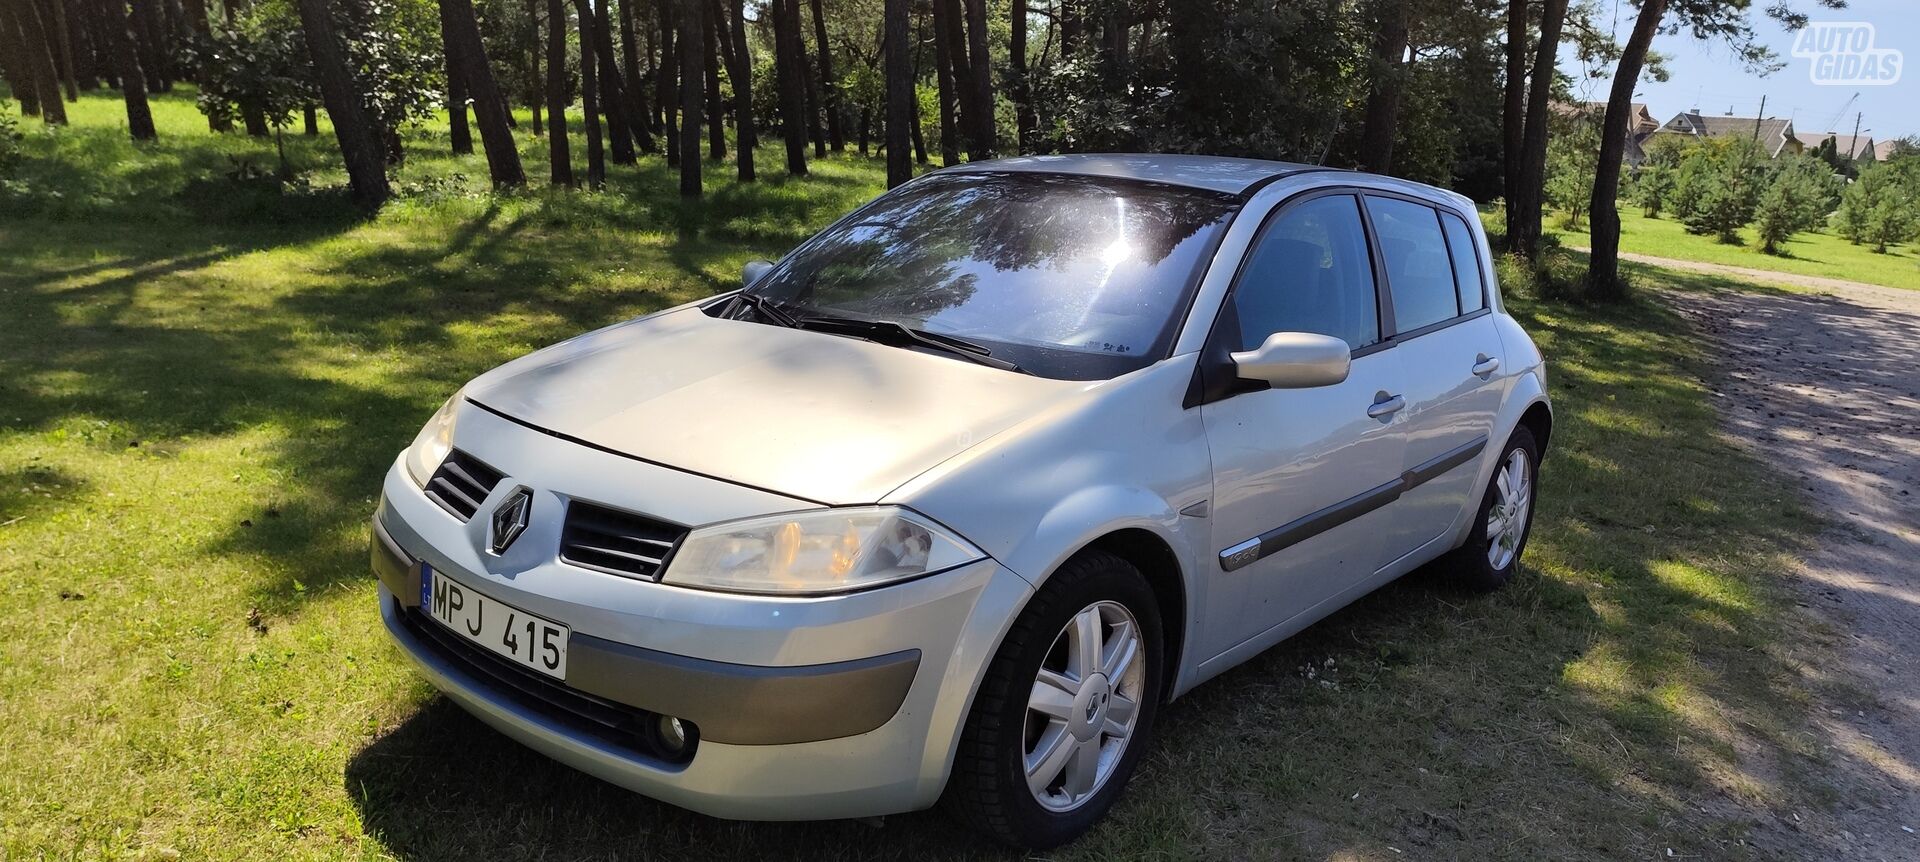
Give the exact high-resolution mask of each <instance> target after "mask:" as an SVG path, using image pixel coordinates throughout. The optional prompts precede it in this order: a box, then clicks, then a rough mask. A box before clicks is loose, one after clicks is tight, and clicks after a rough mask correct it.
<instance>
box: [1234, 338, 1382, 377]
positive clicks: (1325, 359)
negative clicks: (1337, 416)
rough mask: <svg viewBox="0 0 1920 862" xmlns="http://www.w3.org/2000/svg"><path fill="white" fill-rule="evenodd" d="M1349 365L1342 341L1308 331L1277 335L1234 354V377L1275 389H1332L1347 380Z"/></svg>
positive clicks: (1351, 361)
mask: <svg viewBox="0 0 1920 862" xmlns="http://www.w3.org/2000/svg"><path fill="white" fill-rule="evenodd" d="M1352 365H1353V352H1352V351H1351V350H1348V349H1347V342H1346V340H1345V339H1340V338H1334V337H1333V336H1331V335H1318V334H1315V333H1311V332H1276V333H1274V334H1272V335H1269V336H1267V341H1266V343H1265V344H1262V345H1260V346H1259V347H1257V348H1254V349H1253V350H1248V351H1245V352H1242V353H1235V354H1233V368H1234V372H1235V373H1236V374H1238V375H1239V376H1241V377H1243V378H1246V379H1248V380H1260V381H1265V382H1266V383H1268V384H1269V385H1271V386H1273V387H1274V388H1276V389H1307V388H1311V387H1314V386H1332V385H1333V384H1335V383H1341V382H1344V381H1345V380H1346V379H1347V371H1348V369H1349V368H1351V367H1352Z"/></svg>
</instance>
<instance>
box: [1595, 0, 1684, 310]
mask: <svg viewBox="0 0 1920 862" xmlns="http://www.w3.org/2000/svg"><path fill="white" fill-rule="evenodd" d="M1666 11H1667V0H1642V2H1641V4H1640V17H1639V18H1638V19H1637V20H1635V21H1634V23H1633V35H1632V36H1630V37H1628V38H1627V44H1626V47H1625V48H1623V49H1621V51H1620V68H1619V69H1618V70H1617V71H1615V72H1614V75H1613V91H1612V92H1611V93H1609V94H1608V97H1607V118H1606V120H1605V121H1603V122H1602V123H1601V124H1600V162H1599V164H1598V165H1597V166H1596V167H1595V169H1594V177H1593V199H1592V201H1591V202H1590V203H1589V204H1588V207H1587V218H1588V222H1587V228H1588V231H1589V233H1588V242H1589V244H1590V245H1591V247H1592V249H1593V252H1592V255H1591V259H1590V261H1589V266H1588V269H1587V292H1588V294H1589V295H1591V296H1593V297H1594V298H1596V299H1602V300H1609V301H1612V300H1620V299H1624V298H1626V295H1627V292H1626V285H1623V284H1621V283H1620V211H1619V210H1618V209H1617V208H1616V206H1615V205H1616V203H1617V201H1616V198H1617V197H1618V196H1619V193H1620V160H1621V159H1622V158H1624V157H1625V156H1626V152H1627V124H1628V122H1630V121H1631V120H1632V114H1633V88H1634V87H1635V86H1637V85H1638V84H1639V83H1640V67H1641V66H1642V65H1644V64H1645V63H1646V60H1647V47H1648V46H1649V45H1651V44H1653V36H1654V33H1656V32H1658V31H1659V29H1660V17H1661V16H1662V15H1664V14H1666Z"/></svg>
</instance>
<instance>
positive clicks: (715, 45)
mask: <svg viewBox="0 0 1920 862" xmlns="http://www.w3.org/2000/svg"><path fill="white" fill-rule="evenodd" d="M690 2H693V3H698V4H700V41H701V42H702V43H703V44H704V45H705V53H704V55H703V56H702V57H701V60H702V65H704V66H705V68H704V69H703V70H702V71H703V72H704V73H705V74H704V76H703V80H705V81H706V84H707V94H706V95H707V107H706V117H705V119H706V122H707V158H709V159H712V160H713V161H716V162H724V161H726V160H727V124H726V123H724V122H722V121H721V115H722V113H724V110H723V108H722V106H721V104H720V32H721V30H722V29H723V28H725V27H726V20H725V19H717V18H716V16H715V15H714V14H713V13H714V3H713V0H690Z"/></svg>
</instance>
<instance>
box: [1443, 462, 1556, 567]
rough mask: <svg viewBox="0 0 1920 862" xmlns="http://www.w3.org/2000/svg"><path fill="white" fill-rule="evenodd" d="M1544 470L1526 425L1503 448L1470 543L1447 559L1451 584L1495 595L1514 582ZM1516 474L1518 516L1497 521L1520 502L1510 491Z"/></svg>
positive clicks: (1489, 480) (1468, 535)
mask: <svg viewBox="0 0 1920 862" xmlns="http://www.w3.org/2000/svg"><path fill="white" fill-rule="evenodd" d="M1516 465H1518V466H1517V467H1516ZM1539 467H1540V446H1539V444H1537V443H1535V442H1534V439H1533V432H1532V431H1529V430H1528V429H1527V428H1526V427H1525V426H1521V427H1519V428H1515V429H1514V430H1513V436H1512V437H1509V438H1507V445H1506V447H1505V448H1503V449H1501V450H1500V459H1499V460H1498V461H1495V462H1494V468H1493V475H1492V476H1489V477H1488V478H1487V487H1486V490H1485V491H1484V492H1482V493H1481V495H1480V505H1479V506H1478V507H1477V508H1476V509H1475V513H1474V519H1473V530H1472V532H1469V533H1468V534H1467V541H1466V544H1463V545H1461V546H1460V547H1459V548H1458V549H1456V550H1454V552H1453V553H1452V554H1450V555H1449V556H1448V557H1447V558H1446V565H1445V566H1444V569H1445V574H1446V575H1447V579H1448V580H1449V581H1450V582H1451V583H1453V584H1455V585H1457V586H1459V587H1461V588H1462V589H1467V590H1473V591H1476V592H1491V591H1493V590H1497V589H1499V588H1501V587H1503V586H1506V584H1507V582H1508V581H1511V580H1513V575H1514V573H1515V572H1517V571H1519V569H1520V555H1521V554H1523V553H1525V551H1526V549H1527V537H1528V536H1529V535H1531V534H1532V532H1533V510H1534V506H1533V502H1534V498H1535V496H1536V492H1537V491H1538V489H1539V481H1538V477H1539ZM1515 470H1518V475H1519V477H1520V478H1519V482H1520V484H1521V494H1520V495H1519V497H1518V501H1519V502H1518V510H1519V515H1518V518H1517V519H1514V518H1511V517H1509V518H1502V519H1496V518H1495V517H1494V514H1495V512H1496V510H1503V511H1504V510H1508V509H1509V508H1510V507H1512V506H1513V504H1514V498H1513V497H1510V496H1509V494H1508V491H1507V490H1506V488H1507V486H1510V485H1512V484H1513V482H1514V478H1513V477H1514V475H1515ZM1503 481H1504V482H1505V484H1504V485H1503ZM1514 520H1517V521H1518V525H1517V527H1515V526H1514V525H1513V524H1512V523H1511V522H1512V521H1514Z"/></svg>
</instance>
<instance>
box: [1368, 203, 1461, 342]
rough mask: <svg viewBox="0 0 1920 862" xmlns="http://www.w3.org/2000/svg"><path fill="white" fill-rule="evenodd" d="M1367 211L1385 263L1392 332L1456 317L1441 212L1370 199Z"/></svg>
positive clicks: (1457, 303) (1457, 309)
mask: <svg viewBox="0 0 1920 862" xmlns="http://www.w3.org/2000/svg"><path fill="white" fill-rule="evenodd" d="M1367 211H1368V212H1369V213H1370V214H1371V215H1372V216H1373V228H1374V230H1375V231H1376V232H1377V233H1378V234H1379V237H1380V255H1381V257H1382V259H1383V260H1382V262H1384V263H1385V264H1386V265H1387V287H1388V289H1389V290H1390V291H1392V293H1393V322H1394V328H1395V329H1397V330H1399V331H1400V332H1407V331H1410V330H1415V329H1419V328H1420V327H1422V326H1429V325H1432V324H1435V323H1439V322H1441V321H1443V320H1448V319H1451V318H1453V317H1457V316H1458V315H1459V314H1460V300H1459V297H1458V295H1457V294H1456V293H1455V289H1454V283H1453V266H1452V263H1451V262H1450V260H1449V259H1448V256H1447V241H1446V238H1445V237H1443V236H1442V235H1441V233H1440V215H1439V213H1437V212H1435V211H1434V209H1433V207H1430V206H1425V205H1423V204H1416V203H1408V202H1406V201H1403V200H1399V199H1397V198H1381V197H1373V196H1371V195H1369V196H1368V197H1367Z"/></svg>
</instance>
